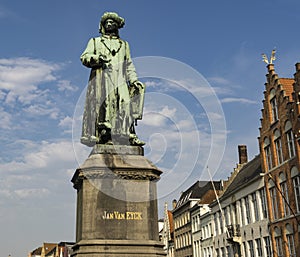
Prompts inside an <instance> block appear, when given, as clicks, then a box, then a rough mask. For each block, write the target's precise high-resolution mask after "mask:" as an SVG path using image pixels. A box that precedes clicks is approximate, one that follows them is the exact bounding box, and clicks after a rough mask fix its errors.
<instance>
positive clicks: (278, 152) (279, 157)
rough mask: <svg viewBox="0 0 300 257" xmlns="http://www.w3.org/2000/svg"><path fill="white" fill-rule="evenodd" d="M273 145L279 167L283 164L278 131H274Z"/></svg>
mask: <svg viewBox="0 0 300 257" xmlns="http://www.w3.org/2000/svg"><path fill="white" fill-rule="evenodd" d="M274 143H275V148H276V156H277V165H279V164H281V163H282V162H283V155H282V144H281V137H280V132H279V130H278V129H276V130H275V132H274Z"/></svg>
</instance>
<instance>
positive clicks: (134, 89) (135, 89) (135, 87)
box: [129, 81, 145, 96]
mask: <svg viewBox="0 0 300 257" xmlns="http://www.w3.org/2000/svg"><path fill="white" fill-rule="evenodd" d="M144 87H145V85H144V84H143V83H142V82H140V81H135V82H133V83H132V84H131V85H130V88H129V94H130V96H134V95H138V94H140V91H141V90H142V89H143V88H144Z"/></svg>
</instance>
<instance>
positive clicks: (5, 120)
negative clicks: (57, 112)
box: [0, 107, 12, 129]
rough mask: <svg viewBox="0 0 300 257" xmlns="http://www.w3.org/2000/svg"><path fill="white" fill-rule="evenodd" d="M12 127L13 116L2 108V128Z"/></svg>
mask: <svg viewBox="0 0 300 257" xmlns="http://www.w3.org/2000/svg"><path fill="white" fill-rule="evenodd" d="M11 125H12V115H11V114H10V113H8V112H6V111H4V109H3V108H1V107H0V128H1V129H10V128H11Z"/></svg>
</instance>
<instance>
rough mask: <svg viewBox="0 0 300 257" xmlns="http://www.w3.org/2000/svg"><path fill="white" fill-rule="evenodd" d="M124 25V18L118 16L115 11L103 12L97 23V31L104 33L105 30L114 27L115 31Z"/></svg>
mask: <svg viewBox="0 0 300 257" xmlns="http://www.w3.org/2000/svg"><path fill="white" fill-rule="evenodd" d="M124 25H125V20H124V18H122V17H120V16H119V15H118V14H117V13H115V12H105V13H104V14H103V15H102V17H101V20H100V23H99V32H100V33H101V34H106V32H108V31H107V30H110V29H115V30H116V32H118V30H119V29H120V28H123V26H124Z"/></svg>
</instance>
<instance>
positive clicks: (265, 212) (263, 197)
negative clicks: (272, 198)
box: [259, 188, 268, 218]
mask: <svg viewBox="0 0 300 257" xmlns="http://www.w3.org/2000/svg"><path fill="white" fill-rule="evenodd" d="M259 195H260V200H261V207H262V213H263V217H264V218H268V210H267V202H266V191H265V189H264V188H262V189H260V190H259Z"/></svg>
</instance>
